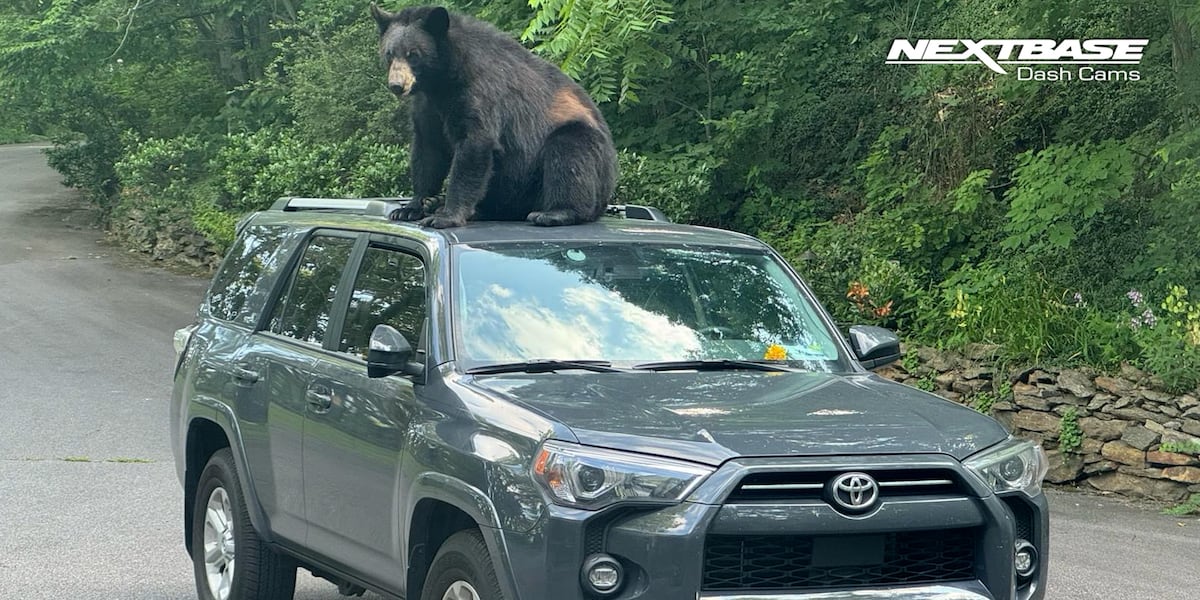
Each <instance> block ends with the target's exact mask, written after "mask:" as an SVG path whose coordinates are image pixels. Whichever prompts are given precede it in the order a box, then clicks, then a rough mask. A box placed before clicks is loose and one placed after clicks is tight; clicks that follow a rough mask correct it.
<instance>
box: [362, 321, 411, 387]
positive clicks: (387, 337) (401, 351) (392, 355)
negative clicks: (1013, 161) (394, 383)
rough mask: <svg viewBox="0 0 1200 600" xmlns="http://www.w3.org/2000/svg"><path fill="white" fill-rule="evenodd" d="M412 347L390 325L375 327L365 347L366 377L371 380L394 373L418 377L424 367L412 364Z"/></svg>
mask: <svg viewBox="0 0 1200 600" xmlns="http://www.w3.org/2000/svg"><path fill="white" fill-rule="evenodd" d="M413 354H414V353H413V349H412V346H410V345H409V344H408V340H406V339H404V336H403V335H402V334H401V333H400V332H399V331H396V329H395V328H394V327H392V326H390V325H376V326H375V329H374V330H373V331H372V332H371V341H370V344H369V345H368V347H367V377H371V378H373V379H375V378H379V377H387V376H388V375H394V374H396V373H403V374H404V375H420V374H421V372H423V371H424V370H425V367H424V366H423V365H421V364H419V363H414V362H412V358H413Z"/></svg>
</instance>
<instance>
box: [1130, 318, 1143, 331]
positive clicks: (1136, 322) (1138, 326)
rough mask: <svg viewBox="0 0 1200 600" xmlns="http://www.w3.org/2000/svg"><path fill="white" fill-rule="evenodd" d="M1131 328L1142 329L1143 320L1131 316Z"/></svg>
mask: <svg viewBox="0 0 1200 600" xmlns="http://www.w3.org/2000/svg"><path fill="white" fill-rule="evenodd" d="M1129 328H1130V329H1132V330H1134V331H1137V330H1138V329H1141V328H1142V320H1141V319H1139V318H1137V317H1132V318H1130V319H1129Z"/></svg>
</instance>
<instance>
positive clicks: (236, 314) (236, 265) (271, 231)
mask: <svg viewBox="0 0 1200 600" xmlns="http://www.w3.org/2000/svg"><path fill="white" fill-rule="evenodd" d="M287 231H288V228H286V227H281V226H264V225H249V226H247V227H246V228H245V229H244V230H243V231H242V234H241V235H240V236H239V237H238V239H237V241H235V242H234V244H233V247H232V248H230V249H229V253H228V254H227V255H226V258H225V261H224V262H223V263H222V266H221V270H220V271H218V272H217V275H216V276H215V277H214V278H213V283H212V286H210V287H209V293H208V298H207V299H206V301H205V307H206V309H207V312H208V314H209V315H211V316H212V317H213V318H216V319H220V320H222V321H230V322H233V323H239V324H242V325H249V326H254V325H255V324H256V323H258V318H259V316H261V315H262V311H263V305H264V304H265V303H266V300H267V296H268V295H269V294H270V292H271V282H272V281H274V278H275V274H276V273H278V272H279V267H280V266H281V265H282V264H283V262H284V260H285V259H286V253H285V252H283V247H284V244H283V241H284V239H285V237H286V234H287Z"/></svg>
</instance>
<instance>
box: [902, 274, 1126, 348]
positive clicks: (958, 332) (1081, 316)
mask: <svg viewBox="0 0 1200 600" xmlns="http://www.w3.org/2000/svg"><path fill="white" fill-rule="evenodd" d="M933 306H934V307H935V310H931V311H928V312H925V313H923V314H922V316H921V318H922V322H921V325H920V328H919V330H918V332H917V336H918V337H920V338H923V339H924V340H926V341H927V342H928V343H940V345H942V346H944V347H952V348H953V347H962V346H964V345H966V344H968V343H971V342H984V343H992V344H999V345H1001V347H1002V349H1003V352H1004V354H1005V357H1006V358H1008V359H1010V360H1012V361H1023V362H1041V361H1044V360H1047V359H1050V360H1054V361H1058V362H1063V363H1070V362H1080V363H1087V364H1093V365H1099V366H1114V365H1116V364H1117V363H1119V362H1120V360H1121V359H1122V358H1123V357H1127V356H1130V352H1132V351H1134V346H1133V341H1132V337H1131V335H1130V331H1129V329H1128V328H1127V327H1121V326H1119V325H1117V324H1116V323H1114V322H1113V320H1112V319H1111V318H1110V317H1108V316H1107V315H1105V314H1104V313H1102V312H1100V311H1098V310H1096V309H1095V308H1093V307H1092V306H1090V305H1089V303H1088V301H1087V298H1086V297H1085V296H1084V295H1083V294H1081V293H1071V292H1069V291H1068V290H1063V289H1061V288H1059V287H1057V286H1055V285H1054V284H1053V283H1051V282H1050V281H1048V280H1047V279H1046V278H1045V276H1044V275H1043V274H1042V273H1041V272H1039V271H1037V270H1035V269H1033V268H1032V266H1031V265H1029V264H1027V263H1020V262H1015V263H1008V264H999V263H984V264H983V265H980V266H979V267H965V268H963V269H961V270H959V271H958V272H956V273H955V274H953V275H952V276H951V277H950V278H949V279H947V280H946V281H945V282H944V283H943V284H942V285H941V286H940V295H939V297H938V298H937V301H936V302H935V303H934V304H933Z"/></svg>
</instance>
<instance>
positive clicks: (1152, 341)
mask: <svg viewBox="0 0 1200 600" xmlns="http://www.w3.org/2000/svg"><path fill="white" fill-rule="evenodd" d="M1128 296H1129V300H1130V302H1131V304H1132V305H1133V308H1134V310H1135V311H1139V310H1140V311H1141V312H1140V313H1135V314H1134V315H1133V316H1132V317H1129V327H1130V328H1131V329H1132V330H1133V334H1134V335H1133V337H1134V340H1136V342H1137V345H1138V348H1139V349H1140V356H1141V364H1142V366H1143V367H1145V368H1146V369H1147V370H1149V371H1150V372H1151V373H1154V374H1155V375H1157V376H1158V377H1159V378H1160V379H1161V380H1162V382H1163V386H1164V387H1165V388H1166V389H1167V390H1169V391H1172V392H1186V391H1191V390H1194V389H1196V388H1197V386H1200V302H1194V301H1189V300H1188V290H1187V288H1184V287H1183V286H1172V287H1171V290H1170V291H1169V292H1168V293H1167V296H1166V298H1164V299H1163V301H1162V303H1161V304H1160V305H1159V307H1158V308H1159V310H1158V311H1155V310H1154V308H1152V307H1150V306H1149V305H1148V304H1147V303H1146V301H1145V299H1144V297H1143V295H1142V294H1141V292H1138V291H1136V290H1131V291H1130V292H1129V294H1128Z"/></svg>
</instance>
